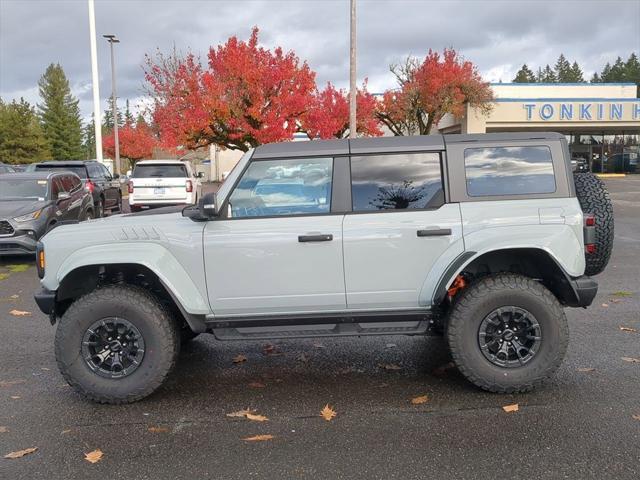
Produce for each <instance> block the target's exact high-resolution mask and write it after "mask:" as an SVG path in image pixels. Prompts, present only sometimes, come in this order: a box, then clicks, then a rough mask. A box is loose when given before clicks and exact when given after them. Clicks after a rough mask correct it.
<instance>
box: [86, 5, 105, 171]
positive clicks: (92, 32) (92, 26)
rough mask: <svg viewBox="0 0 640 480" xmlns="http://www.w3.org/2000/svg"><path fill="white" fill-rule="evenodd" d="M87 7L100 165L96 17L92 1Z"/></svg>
mask: <svg viewBox="0 0 640 480" xmlns="http://www.w3.org/2000/svg"><path fill="white" fill-rule="evenodd" d="M87 3H88V6H89V37H90V45H91V86H92V88H93V128H94V133H95V139H96V160H98V161H99V162H100V163H102V127H101V124H102V121H101V115H100V79H99V77H98V47H97V44H96V15H95V8H94V4H93V0H87Z"/></svg>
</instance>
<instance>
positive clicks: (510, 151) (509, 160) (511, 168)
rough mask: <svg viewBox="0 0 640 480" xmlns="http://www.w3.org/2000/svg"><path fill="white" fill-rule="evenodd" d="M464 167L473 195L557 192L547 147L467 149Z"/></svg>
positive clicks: (471, 195)
mask: <svg viewBox="0 0 640 480" xmlns="http://www.w3.org/2000/svg"><path fill="white" fill-rule="evenodd" d="M464 167H465V177H466V183H467V194H468V195H469V196H470V197H489V196H501V195H533V194H544V193H554V192H555V191H556V180H555V175H554V171H553V160H552V157H551V150H550V149H549V147H547V146H525V147H482V148H467V149H465V151H464Z"/></svg>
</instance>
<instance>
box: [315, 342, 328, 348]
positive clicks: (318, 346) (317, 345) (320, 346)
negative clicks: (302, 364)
mask: <svg viewBox="0 0 640 480" xmlns="http://www.w3.org/2000/svg"><path fill="white" fill-rule="evenodd" d="M313 346H314V347H316V348H327V347H325V346H324V345H323V344H321V343H317V342H316V343H314V344H313Z"/></svg>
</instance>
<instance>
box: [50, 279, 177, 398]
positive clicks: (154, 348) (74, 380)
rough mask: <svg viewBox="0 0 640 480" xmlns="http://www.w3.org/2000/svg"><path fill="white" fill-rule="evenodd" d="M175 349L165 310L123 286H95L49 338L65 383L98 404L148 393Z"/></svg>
mask: <svg viewBox="0 0 640 480" xmlns="http://www.w3.org/2000/svg"><path fill="white" fill-rule="evenodd" d="M179 349H180V336H179V331H178V328H177V327H176V322H175V321H174V320H173V319H172V318H171V317H170V316H169V313H168V312H167V310H166V309H165V308H164V307H163V306H162V305H161V304H160V303H159V302H158V301H157V300H156V299H155V298H154V297H153V296H152V295H151V294H149V293H148V292H146V291H145V290H143V289H140V288H137V287H133V286H128V285H112V286H107V287H103V288H99V289H98V290H95V291H93V292H91V293H88V294H87V295H85V296H83V297H81V298H80V299H78V300H76V301H75V302H74V303H73V304H72V305H71V306H70V307H69V309H68V310H67V311H66V312H65V314H64V315H63V316H62V318H61V319H60V324H59V325H58V329H57V330H56V338H55V354H56V361H57V363H58V368H59V369H60V372H61V373H62V375H63V376H64V378H65V380H67V382H69V384H70V385H71V386H72V387H74V388H75V389H76V390H77V391H78V392H79V393H80V394H81V395H83V396H84V397H86V398H89V399H90V400H93V401H96V402H99V403H111V404H122V403H130V402H135V401H137V400H140V399H142V398H144V397H146V396H147V395H150V394H151V393H153V392H154V391H155V390H156V389H157V388H158V387H159V386H160V385H161V384H162V383H163V381H164V380H165V378H166V377H167V375H169V373H170V371H171V370H172V368H173V366H174V364H175V362H176V358H177V356H178V352H179Z"/></svg>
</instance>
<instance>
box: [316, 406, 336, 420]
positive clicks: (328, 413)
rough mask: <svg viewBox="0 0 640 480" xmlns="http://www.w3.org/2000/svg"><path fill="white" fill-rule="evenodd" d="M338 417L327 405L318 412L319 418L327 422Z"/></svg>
mask: <svg viewBox="0 0 640 480" xmlns="http://www.w3.org/2000/svg"><path fill="white" fill-rule="evenodd" d="M336 415H338V414H337V413H336V411H335V410H334V409H333V408H331V407H330V406H329V404H328V403H327V404H326V405H325V406H324V408H323V409H322V410H320V416H321V417H322V418H324V419H325V420H326V421H327V422H330V421H331V420H333V418H334V417H335V416H336Z"/></svg>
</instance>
